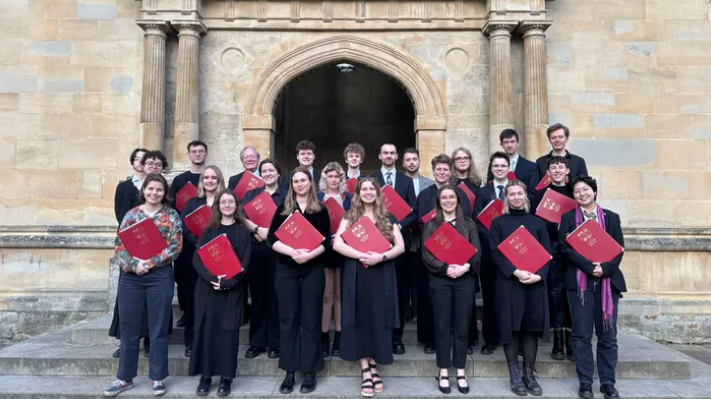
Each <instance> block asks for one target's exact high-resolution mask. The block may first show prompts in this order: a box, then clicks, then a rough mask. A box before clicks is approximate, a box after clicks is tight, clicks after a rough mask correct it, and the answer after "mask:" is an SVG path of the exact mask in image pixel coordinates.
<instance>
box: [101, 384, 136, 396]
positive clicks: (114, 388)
mask: <svg viewBox="0 0 711 399" xmlns="http://www.w3.org/2000/svg"><path fill="white" fill-rule="evenodd" d="M131 388H133V381H121V380H116V381H114V382H113V384H111V385H110V386H109V387H108V388H106V390H105V391H104V396H116V395H118V394H120V393H121V392H123V391H126V390H129V389H131Z"/></svg>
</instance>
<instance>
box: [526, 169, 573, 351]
mask: <svg viewBox="0 0 711 399" xmlns="http://www.w3.org/2000/svg"><path fill="white" fill-rule="evenodd" d="M548 174H549V175H550V176H551V184H550V185H549V186H548V187H546V188H544V189H543V190H538V191H536V194H535V196H534V200H533V206H532V207H531V213H533V214H535V213H536V209H538V205H539V204H540V203H541V201H543V196H544V195H545V194H546V191H547V190H549V189H550V190H553V191H555V192H557V193H559V194H561V195H564V196H566V197H568V198H573V191H572V190H571V188H570V186H569V185H568V184H567V183H566V179H567V178H568V176H569V174H570V169H568V160H567V159H566V158H565V157H561V156H552V157H550V158H548ZM541 220H543V219H541ZM543 222H544V223H545V224H546V228H547V229H548V237H558V226H559V224H558V223H551V222H549V221H547V220H543ZM551 255H553V259H552V260H551V261H550V263H549V264H548V281H547V282H546V283H547V285H548V303H549V305H550V315H551V328H552V329H553V349H552V351H551V358H553V359H555V360H565V359H566V357H567V358H568V359H569V360H573V347H572V345H571V342H570V331H571V328H572V321H571V319H570V306H569V305H568V296H567V293H566V291H565V287H564V286H565V284H564V282H565V275H564V273H565V264H564V262H563V255H562V254H561V253H560V247H559V245H558V240H555V239H552V240H551Z"/></svg>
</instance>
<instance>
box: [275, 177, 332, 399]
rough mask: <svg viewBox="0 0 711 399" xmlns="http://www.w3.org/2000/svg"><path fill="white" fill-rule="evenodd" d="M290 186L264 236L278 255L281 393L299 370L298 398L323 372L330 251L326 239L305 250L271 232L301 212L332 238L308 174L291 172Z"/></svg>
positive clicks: (290, 386) (287, 390)
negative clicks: (326, 268) (327, 255)
mask: <svg viewBox="0 0 711 399" xmlns="http://www.w3.org/2000/svg"><path fill="white" fill-rule="evenodd" d="M289 181H290V184H289V193H288V194H287V196H286V199H285V200H284V203H283V204H282V205H279V207H277V211H276V214H275V215H274V218H273V219H272V224H271V226H270V227H269V234H268V236H267V245H269V247H271V248H272V249H273V250H274V252H276V253H277V268H276V281H275V287H276V293H277V299H278V303H279V327H280V340H281V355H280V357H279V368H281V369H282V370H285V371H286V376H285V378H284V381H282V383H281V386H280V388H279V392H281V393H283V394H288V393H291V392H292V391H293V389H294V384H295V373H296V372H297V371H301V372H302V373H303V375H304V380H303V382H302V383H301V389H300V391H301V393H309V392H313V390H314V389H316V372H317V371H320V370H322V369H323V349H322V347H321V344H322V342H321V336H320V332H321V315H322V314H323V291H324V288H325V285H326V278H325V277H324V271H323V269H324V263H325V261H326V259H325V257H323V256H321V255H323V253H324V252H325V251H326V248H327V247H329V246H330V240H326V241H323V243H322V244H321V245H319V246H318V247H316V248H315V249H313V250H310V251H309V250H306V249H303V248H292V247H290V246H288V245H286V244H285V243H283V242H281V241H280V240H279V238H277V236H276V234H275V233H276V231H277V230H279V228H280V227H281V225H282V224H283V223H284V222H285V221H286V219H287V218H288V217H289V216H290V215H291V214H293V213H295V212H300V213H301V214H302V215H303V216H304V218H305V219H306V220H307V221H308V222H309V223H311V225H312V226H313V227H314V228H315V229H316V230H318V232H319V233H320V234H321V236H322V237H330V236H331V221H330V219H329V217H328V210H327V209H326V207H325V206H324V205H322V204H321V203H320V202H318V200H317V199H316V185H315V183H314V179H313V177H312V176H311V171H310V170H309V169H308V168H306V167H303V166H299V167H297V168H296V169H294V171H293V172H291V176H290V179H289Z"/></svg>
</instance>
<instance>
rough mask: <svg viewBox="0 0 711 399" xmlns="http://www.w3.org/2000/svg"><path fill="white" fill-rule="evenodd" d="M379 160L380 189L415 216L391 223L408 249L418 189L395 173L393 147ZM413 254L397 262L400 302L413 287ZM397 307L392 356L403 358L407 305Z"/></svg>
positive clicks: (385, 148)
mask: <svg viewBox="0 0 711 399" xmlns="http://www.w3.org/2000/svg"><path fill="white" fill-rule="evenodd" d="M378 158H379V159H380V163H381V167H380V170H379V171H378V172H377V173H376V174H375V176H376V178H377V179H378V182H380V185H381V186H383V187H384V186H385V185H389V186H392V187H393V188H394V189H395V192H397V194H398V195H399V196H400V197H402V199H403V200H405V202H407V204H408V205H410V208H412V212H410V214H409V215H407V217H405V218H404V219H403V220H401V221H400V222H398V221H397V220H395V218H394V217H393V216H392V215H391V216H390V220H391V221H392V222H393V223H394V224H396V225H398V226H399V227H400V231H401V232H402V238H403V241H404V242H405V248H409V247H410V246H411V245H412V239H411V236H410V225H411V224H412V222H414V221H415V219H416V218H417V197H416V196H415V188H414V186H413V184H412V179H411V178H409V177H407V175H405V174H403V173H400V172H398V171H397V170H396V169H395V162H397V159H398V156H397V148H396V147H395V146H394V145H393V144H383V145H382V146H381V147H380V154H378ZM412 254H413V253H412V252H405V253H404V254H402V255H400V256H399V257H398V258H397V259H395V273H396V275H397V290H398V297H399V298H405V294H406V292H407V289H406V287H408V286H409V285H410V279H411V277H412V274H413V272H414V270H413V268H412V267H411V266H412V265H414V264H415V261H416V260H415V259H413V255H412ZM398 304H399V308H400V309H399V310H400V328H398V329H397V330H395V331H393V353H394V354H396V355H401V354H403V353H405V345H404V344H403V343H402V332H403V326H404V324H405V301H404V300H401V301H398Z"/></svg>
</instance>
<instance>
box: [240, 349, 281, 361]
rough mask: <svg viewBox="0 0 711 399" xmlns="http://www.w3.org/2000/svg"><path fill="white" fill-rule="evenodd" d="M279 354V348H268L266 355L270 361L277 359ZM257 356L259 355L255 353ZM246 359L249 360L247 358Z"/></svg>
mask: <svg viewBox="0 0 711 399" xmlns="http://www.w3.org/2000/svg"><path fill="white" fill-rule="evenodd" d="M248 352H249V351H248ZM279 354H280V351H279V348H269V353H267V357H268V358H270V359H279ZM257 355H259V353H257ZM244 357H247V355H244ZM247 359H249V358H248V357H247Z"/></svg>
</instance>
